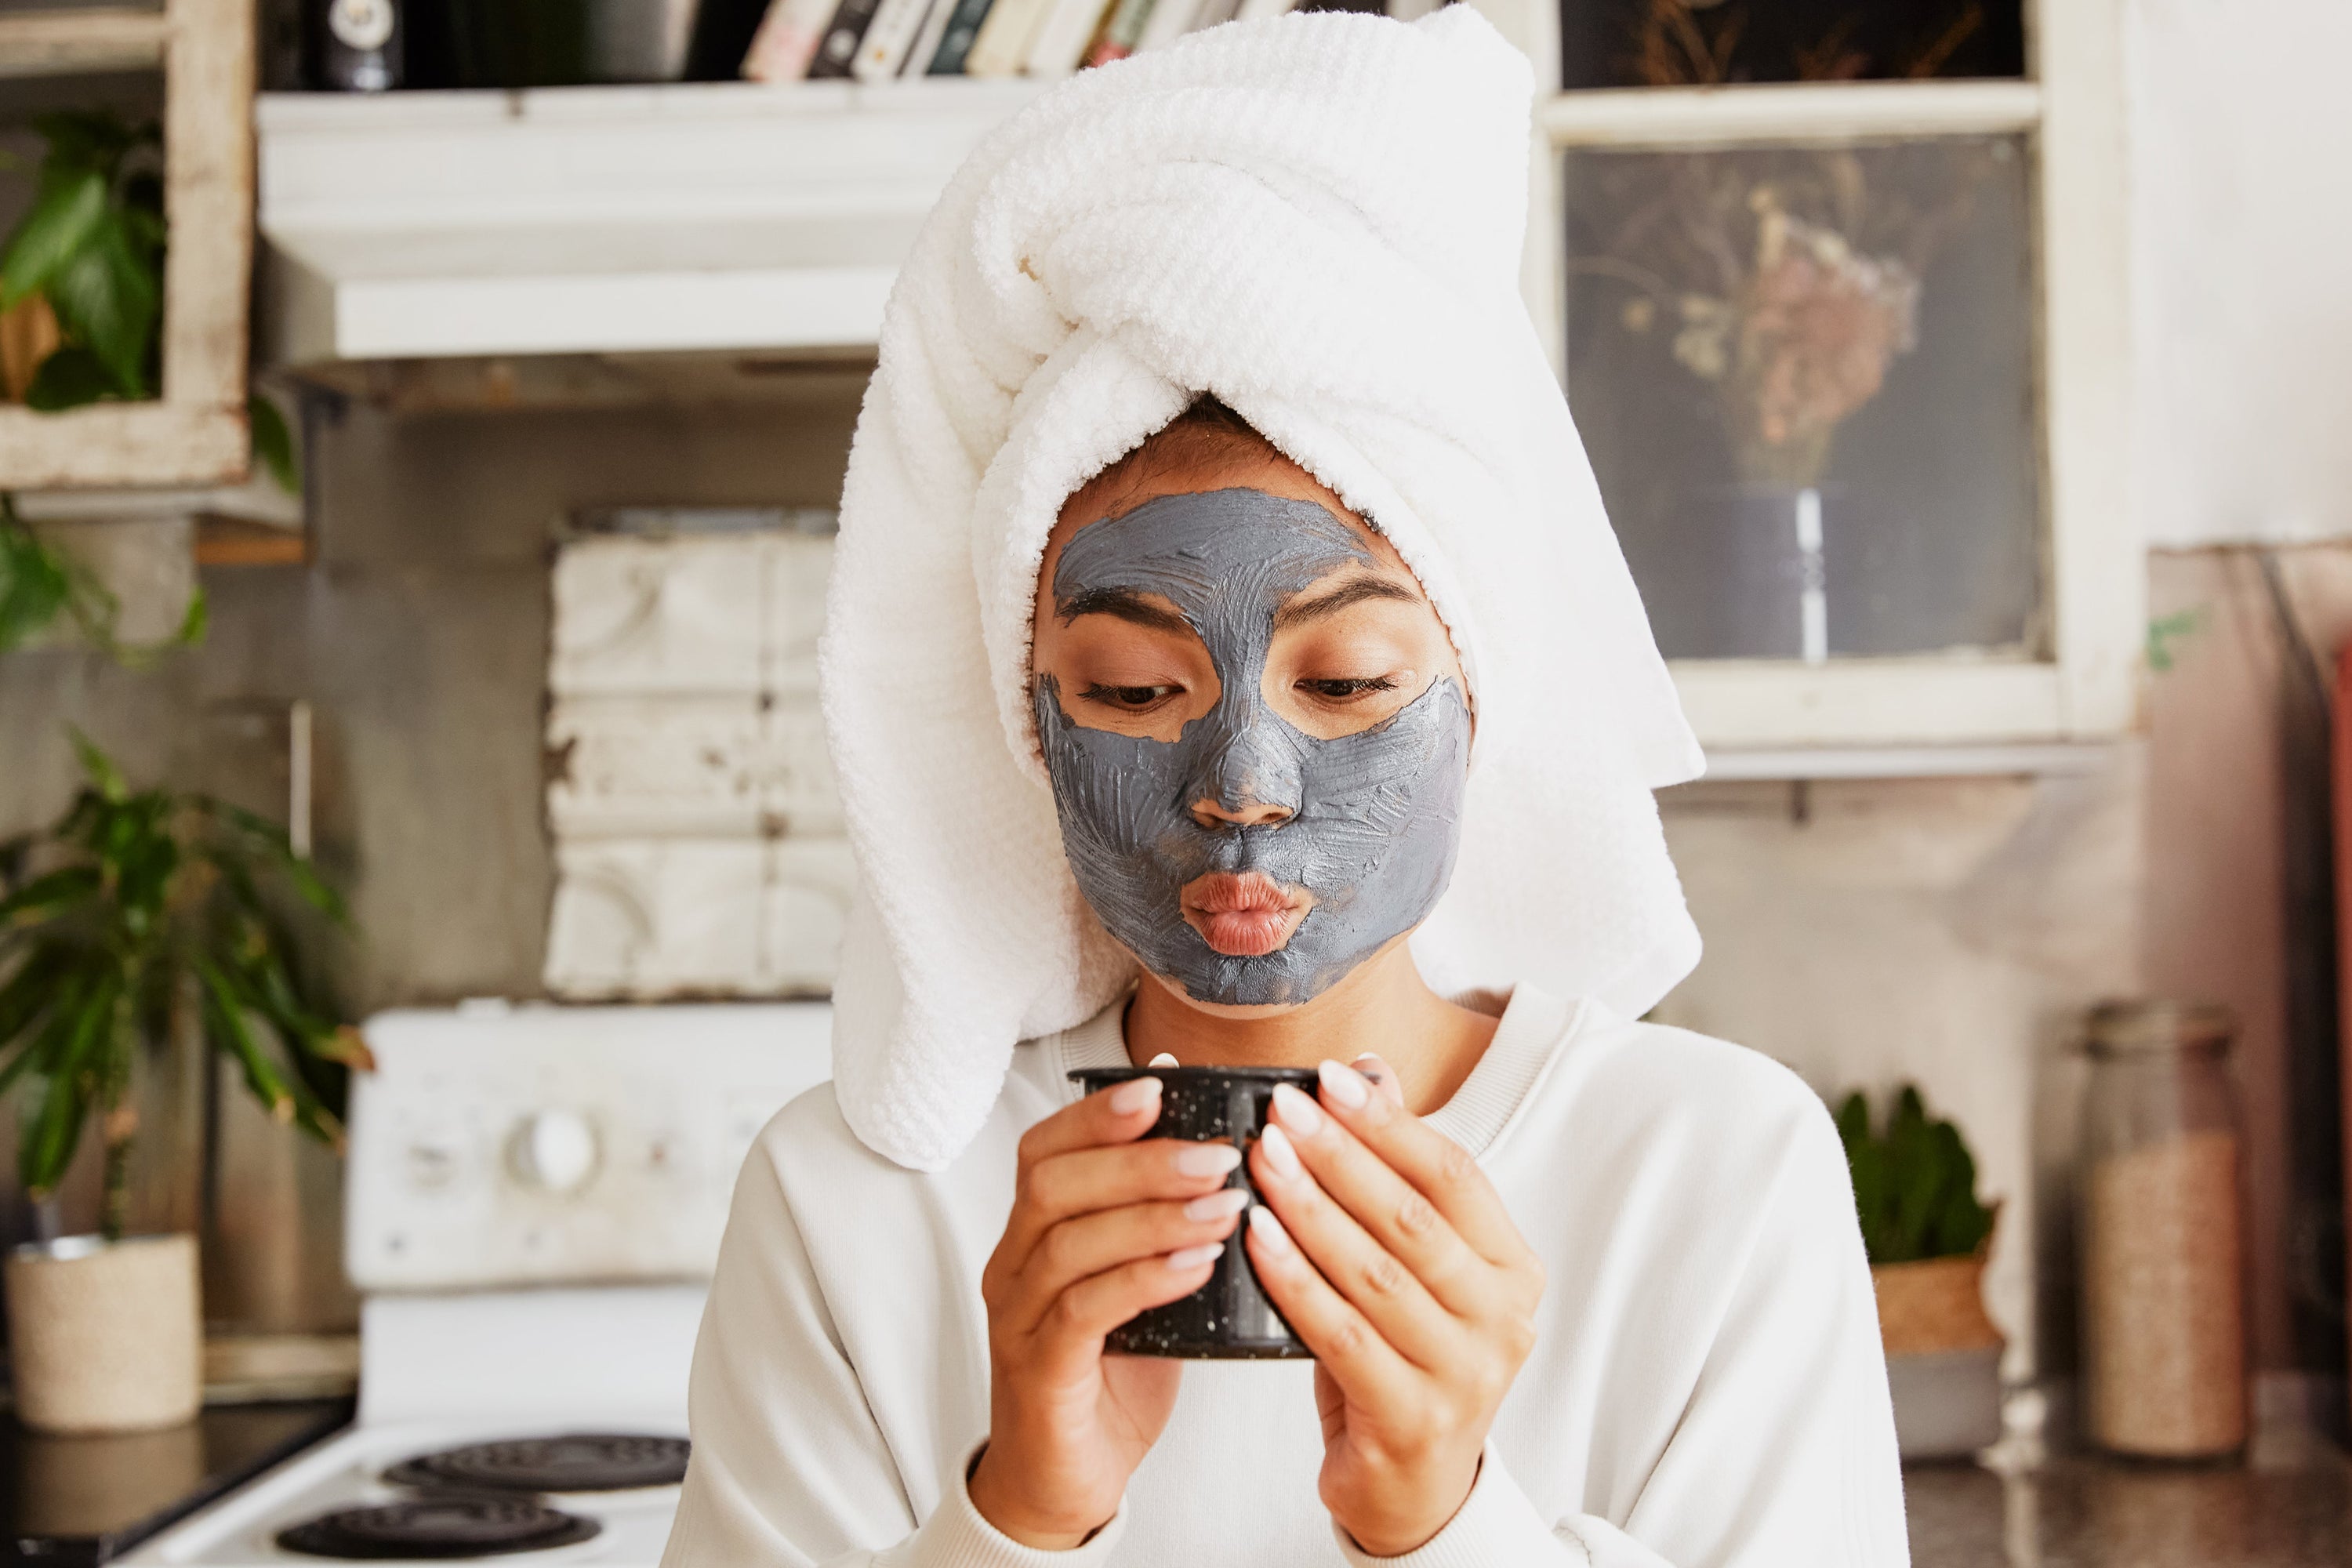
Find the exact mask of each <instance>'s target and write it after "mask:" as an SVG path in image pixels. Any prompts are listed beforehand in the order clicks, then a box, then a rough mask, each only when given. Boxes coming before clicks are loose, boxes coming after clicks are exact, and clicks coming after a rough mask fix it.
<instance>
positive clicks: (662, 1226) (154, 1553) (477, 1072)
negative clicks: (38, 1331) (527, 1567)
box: [122, 1002, 832, 1568]
mask: <svg viewBox="0 0 2352 1568" xmlns="http://www.w3.org/2000/svg"><path fill="white" fill-rule="evenodd" d="M831 1026H832V1015H831V1009H830V1008H829V1007H828V1006H826V1005H824V1004H823V1003H817V1002H809V1003H777V1004H743V1005H690V1006H689V1005H680V1006H643V1007H556V1006H521V1007H508V1006H505V1005H482V1004H468V1005H466V1006H462V1007H459V1008H457V1009H456V1010H454V1011H450V1012H421V1011H413V1012H397V1013H387V1014H383V1015H382V1016H378V1017H376V1018H374V1019H372V1020H370V1022H369V1023H368V1025H367V1026H366V1031H365V1032H366V1035H367V1040H368V1046H369V1048H370V1049H371V1050H372V1051H373V1053H374V1055H375V1058H376V1070H375V1071H374V1072H373V1073H371V1074H366V1075H362V1077H361V1078H359V1079H356V1080H355V1082H354V1085H353V1089H352V1120H351V1133H352V1137H351V1156H350V1166H349V1169H348V1171H347V1173H346V1176H345V1181H346V1188H345V1215H346V1232H345V1262H346V1265H347V1267H348V1268H349V1269H350V1272H351V1275H352V1281H353V1282H354V1283H355V1284H356V1285H358V1286H359V1288H360V1289H361V1290H362V1292H364V1293H365V1299H364V1304H363V1306H362V1313H361V1326H360V1332H361V1342H360V1354H361V1371H360V1405H359V1415H358V1418H357V1420H356V1422H355V1423H354V1425H353V1426H351V1427H350V1428H349V1429H347V1430H346V1431H344V1432H342V1433H341V1434H340V1435H338V1436H334V1437H332V1438H330V1439H328V1440H327V1441H326V1442H324V1443H322V1444H320V1445H319V1446H318V1447H314V1448H311V1449H310V1450H308V1451H307V1452H305V1453H302V1454H299V1455H297V1456H296V1457H295V1458H291V1459H289V1460H288V1461H286V1462H285V1463H284V1464H281V1465H279V1466H278V1468H276V1469H274V1470H271V1471H269V1472H268V1473H266V1474H264V1475H262V1476H261V1477H259V1478H257V1479H255V1480H253V1481H251V1482H248V1483H247V1485H245V1486H244V1487H242V1488H240V1489H237V1490H236V1491H234V1492H231V1493H230V1494H229V1495H227V1496H226V1497H225V1498H223V1499H221V1500H218V1501H217V1502H215V1503H214V1504H212V1505H211V1506H210V1507H208V1508H206V1509H205V1510H202V1511H201V1512H198V1513H196V1514H194V1515H192V1516H191V1517H190V1518H188V1519H187V1520H185V1521H182V1522H181V1523H179V1524H178V1525H175V1526H173V1528H172V1529H170V1530H168V1531H165V1532H163V1534H161V1535H159V1536H157V1537H155V1538H154V1539H153V1540H152V1541H149V1542H145V1543H144V1544H143V1545H142V1546H141V1547H140V1548H138V1549H137V1550H136V1551H135V1552H131V1553H130V1554H129V1555H128V1556H127V1557H125V1558H123V1559H122V1561H124V1562H126V1563H189V1564H196V1563H210V1564H246V1565H248V1568H253V1565H258V1564H263V1563H313V1564H316V1563H330V1562H334V1561H338V1560H353V1559H357V1558H361V1557H365V1558H369V1559H373V1560H374V1561H379V1562H383V1561H389V1562H417V1561H425V1560H438V1561H449V1560H453V1559H455V1560H461V1561H474V1560H484V1559H489V1560H496V1561H499V1562H505V1563H516V1564H525V1563H530V1564H536V1563H556V1562H579V1563H604V1564H613V1565H614V1568H653V1565H654V1564H655V1563H657V1562H658V1561H659V1559H660V1556H661V1550H662V1543H663V1542H664V1541H665V1540H667V1537H668V1534H669V1523H670V1517H671V1514H672V1512H673V1511H674V1510H675V1508H676V1505H677V1485H676V1479H675V1478H676V1476H677V1474H678V1472H679V1470H680V1468H681V1465H682V1458H683V1453H684V1443H683V1439H684V1438H685V1436H686V1382H687V1368H688V1362H689V1360H690V1359H691V1356H692V1353H693V1349H694V1335H695V1331H696V1328H697V1326H698V1323H699V1321H700V1319H701V1312H702V1300H703V1294H704V1281H706V1280H707V1279H709V1272H710V1268H711V1265H712V1263H713V1261H714V1259H715V1258H716V1257H717V1254H718V1247H719V1234H720V1231H721V1229H722V1228H723V1226H724V1225H725V1221H726V1215H727V1204H728V1199H729V1195H730V1193H731V1191H732V1188H733V1184H734V1179H735V1173H736V1171H737V1169H738V1168H739V1167H740V1165H741V1164H742V1163H743V1157H744V1155H745V1153H746V1152H748V1151H749V1150H750V1148H751V1142H752V1141H753V1140H754V1139H755V1138H756V1137H757V1136H758V1134H759V1131H760V1130H761V1127H763V1126H764V1125H765V1124H766V1122H767V1121H768V1119H769V1118H770V1117H771V1116H772V1115H773V1114H774V1113H775V1111H776V1110H778V1109H779V1108H781V1107H782V1105H783V1104H784V1103H785V1102H786V1101H787V1100H791V1099H792V1098H793V1096H795V1095H797V1094H799V1093H800V1092H801V1091H802V1090H803V1089H807V1088H809V1087H811V1086H812V1085H814V1084H815V1083H817V1082H819V1081H821V1080H823V1079H824V1078H825V1077H826V1076H827V1075H828V1074H829V1072H830V1068H831V1060H830V1038H831Z"/></svg>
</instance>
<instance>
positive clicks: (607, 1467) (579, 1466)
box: [383, 1432, 687, 1493]
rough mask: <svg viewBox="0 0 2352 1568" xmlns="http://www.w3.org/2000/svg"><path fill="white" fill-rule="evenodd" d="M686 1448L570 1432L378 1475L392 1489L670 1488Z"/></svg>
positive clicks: (474, 1448) (482, 1447) (473, 1446)
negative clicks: (387, 1482)
mask: <svg viewBox="0 0 2352 1568" xmlns="http://www.w3.org/2000/svg"><path fill="white" fill-rule="evenodd" d="M686 1456H687V1442H686V1439H685V1438H683V1437H656V1436H646V1435H645V1434H643V1433H635V1432H571V1433H566V1434H564V1435H562V1436H554V1437H517V1438H511V1439H509V1440H507V1441H504V1442H498V1443H469V1444H467V1446H466V1447H462V1448H449V1449H445V1450H444V1451H442V1452H440V1453H437V1454H420V1455H418V1456H417V1457H416V1458H413V1459H406V1460H404V1461H402V1462H401V1463H399V1464H397V1465H394V1466H393V1467H392V1468H390V1469H388V1470H386V1471H384V1473H383V1479H385V1480H386V1481H389V1482H390V1483H392V1484H393V1485H394V1486H402V1487H421V1488H428V1489H458V1490H468V1491H482V1490H488V1491H498V1492H534V1493H537V1492H562V1493H571V1492H613V1491H631V1490H635V1489H638V1488H641V1487H674V1486H676V1485H677V1484H678V1482H680V1481H682V1480H684V1479H686Z"/></svg>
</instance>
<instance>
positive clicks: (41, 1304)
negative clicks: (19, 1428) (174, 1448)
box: [7, 1236, 204, 1433]
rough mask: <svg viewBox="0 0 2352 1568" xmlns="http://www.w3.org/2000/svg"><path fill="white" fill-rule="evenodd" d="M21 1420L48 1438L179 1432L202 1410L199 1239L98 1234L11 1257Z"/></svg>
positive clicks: (11, 1331)
mask: <svg viewBox="0 0 2352 1568" xmlns="http://www.w3.org/2000/svg"><path fill="white" fill-rule="evenodd" d="M7 1291H8V1359H9V1364H10V1368H11V1371H12V1373H13V1376H14V1380H15V1384H16V1415H17V1418H18V1419H19V1420H21V1421H23V1422H24V1424H25V1425H26V1426H31V1427H34V1428H36V1429H37V1430H39V1431H44V1432H69V1433H80V1432H134V1431H142V1430H147V1429H151V1428H153V1427H159V1426H177V1425H178V1424H180V1423H181V1422H184V1421H187V1420H189V1419H191V1418H193V1417H194V1415H195V1414H196V1410H197V1407H198V1406H199V1405H202V1404H203V1403H204V1306H203V1298H202V1294H201V1290H200V1287H199V1285H198V1274H197V1268H196V1240H195V1237H192V1236H142V1237H130V1238H128V1239H125V1240H122V1241H107V1240H105V1239H103V1238H102V1237H95V1236H73V1237H65V1238H64V1239H62V1240H58V1241H51V1242H36V1243H33V1244H31V1245H29V1246H25V1247H17V1248H16V1250H15V1251H14V1252H11V1253H10V1254H9V1255H8V1264H7Z"/></svg>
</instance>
